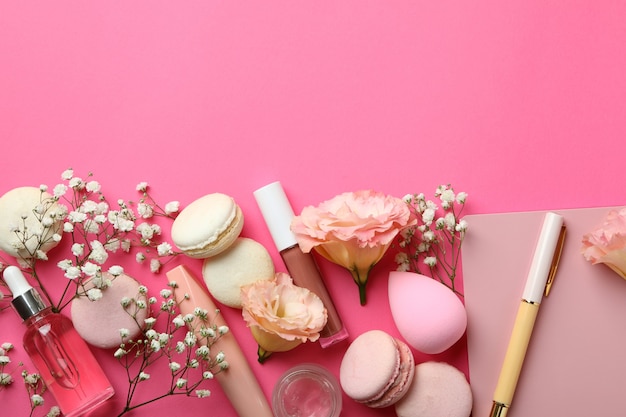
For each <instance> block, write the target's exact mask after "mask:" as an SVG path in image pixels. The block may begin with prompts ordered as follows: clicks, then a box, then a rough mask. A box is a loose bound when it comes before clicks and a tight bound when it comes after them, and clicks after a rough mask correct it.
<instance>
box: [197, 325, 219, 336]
mask: <svg viewBox="0 0 626 417" xmlns="http://www.w3.org/2000/svg"><path fill="white" fill-rule="evenodd" d="M215 335H216V333H215V330H213V328H211V327H206V326H202V327H201V328H200V336H202V337H203V338H213V337H215Z"/></svg>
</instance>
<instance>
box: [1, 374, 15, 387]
mask: <svg viewBox="0 0 626 417" xmlns="http://www.w3.org/2000/svg"><path fill="white" fill-rule="evenodd" d="M12 383H13V377H12V376H11V374H8V373H6V372H0V386H6V385H11V384H12Z"/></svg>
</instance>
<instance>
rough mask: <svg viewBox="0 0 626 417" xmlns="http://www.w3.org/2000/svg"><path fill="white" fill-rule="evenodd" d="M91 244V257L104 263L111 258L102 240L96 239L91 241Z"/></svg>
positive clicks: (97, 261) (99, 262)
mask: <svg viewBox="0 0 626 417" xmlns="http://www.w3.org/2000/svg"><path fill="white" fill-rule="evenodd" d="M90 245H91V253H90V254H89V259H90V260H92V261H94V262H96V263H98V264H100V265H102V264H104V263H105V262H106V260H107V259H108V258H109V254H108V253H107V251H106V249H104V245H103V244H102V242H100V241H98V240H94V241H92V242H91V243H90Z"/></svg>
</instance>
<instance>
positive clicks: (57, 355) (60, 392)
mask: <svg viewBox="0 0 626 417" xmlns="http://www.w3.org/2000/svg"><path fill="white" fill-rule="evenodd" d="M3 276H4V281H5V282H6V284H7V286H8V287H9V289H10V290H11V293H12V294H13V301H12V305H13V308H14V309H15V311H16V312H17V313H18V314H19V316H20V317H21V318H22V319H23V320H24V325H25V326H26V328H27V329H26V333H24V338H23V345H24V350H25V351H26V353H28V355H29V356H30V358H31V360H32V361H33V364H34V365H35V367H36V368H37V372H38V373H39V375H41V378H42V380H43V382H44V383H45V384H46V387H47V388H48V389H49V390H50V392H51V393H52V395H53V396H54V398H55V399H56V401H57V404H58V406H59V408H60V409H61V411H62V412H63V415H64V416H65V417H76V416H81V415H83V414H85V413H87V412H89V411H91V410H93V409H95V408H96V407H97V406H99V405H100V404H102V403H103V402H104V401H106V400H107V399H109V398H111V397H112V396H113V394H114V390H113V387H112V386H111V384H110V382H109V380H108V379H107V377H106V375H105V374H104V372H103V370H102V368H101V367H100V364H98V362H97V361H96V358H95V357H94V356H93V354H92V352H91V350H90V349H89V346H88V345H87V343H86V342H85V341H84V340H83V339H82V338H81V337H80V335H79V334H78V332H76V330H75V329H74V325H73V324H72V321H71V320H70V319H69V318H68V317H67V316H64V315H63V314H60V313H54V312H53V311H52V307H49V306H47V305H46V304H45V303H44V301H43V300H42V299H41V297H40V295H39V294H38V293H37V291H36V290H35V289H34V288H33V287H32V286H31V285H30V284H29V283H28V281H27V280H26V278H25V277H24V275H23V274H22V271H21V270H20V269H19V268H18V267H16V266H8V267H7V268H6V269H5V270H4V275H3Z"/></svg>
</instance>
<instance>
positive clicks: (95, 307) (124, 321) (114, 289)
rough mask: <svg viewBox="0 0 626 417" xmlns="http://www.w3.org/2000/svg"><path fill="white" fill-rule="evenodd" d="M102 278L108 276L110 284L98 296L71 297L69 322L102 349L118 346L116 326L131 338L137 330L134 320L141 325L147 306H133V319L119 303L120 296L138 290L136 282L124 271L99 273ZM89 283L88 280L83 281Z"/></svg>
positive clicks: (134, 295)
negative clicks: (114, 273)
mask: <svg viewBox="0 0 626 417" xmlns="http://www.w3.org/2000/svg"><path fill="white" fill-rule="evenodd" d="M102 277H103V279H110V280H111V286H110V287H108V288H106V289H104V290H102V298H101V299H99V300H95V301H92V300H90V299H89V298H87V297H79V298H75V299H74V300H73V301H72V310H71V314H72V322H73V323H74V327H75V328H76V331H77V332H78V334H80V336H81V337H82V338H83V339H84V340H85V341H86V342H87V343H89V344H90V345H92V346H96V347H99V348H103V349H109V348H114V347H119V345H120V343H121V342H122V338H121V336H120V329H127V330H128V331H129V335H128V338H129V339H135V338H136V337H137V336H138V335H139V333H140V332H141V328H140V327H139V325H138V324H137V323H140V324H142V325H143V322H144V320H145V319H146V317H147V316H148V309H147V308H144V309H138V310H137V314H136V316H137V322H135V320H134V319H133V318H132V317H131V316H130V314H128V312H126V310H125V309H124V307H122V304H121V301H122V298H124V297H128V298H134V297H136V296H137V294H138V291H139V285H140V284H139V282H137V281H136V280H135V279H134V278H131V277H130V276H128V275H126V274H122V275H119V276H117V277H115V278H113V276H112V275H111V274H110V273H108V272H103V273H102ZM87 287H89V282H88V283H87Z"/></svg>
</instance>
